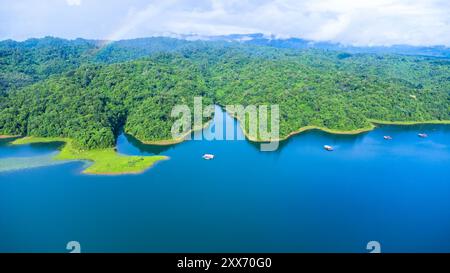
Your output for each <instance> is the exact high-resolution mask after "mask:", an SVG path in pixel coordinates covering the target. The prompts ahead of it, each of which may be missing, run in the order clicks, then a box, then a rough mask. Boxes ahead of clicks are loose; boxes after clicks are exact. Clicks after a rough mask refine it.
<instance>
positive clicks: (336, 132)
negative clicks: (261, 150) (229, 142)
mask: <svg viewBox="0 0 450 273" xmlns="http://www.w3.org/2000/svg"><path fill="white" fill-rule="evenodd" d="M228 114H229V115H230V116H231V117H233V118H234V119H236V120H237V121H239V127H240V128H241V130H242V132H243V134H244V135H245V137H246V138H247V139H248V140H249V141H251V142H256V143H262V142H281V141H285V140H287V139H289V138H290V137H292V136H295V135H298V134H301V133H303V132H306V131H310V130H320V131H323V132H326V133H329V134H334V135H358V134H361V133H365V132H370V131H372V130H373V129H375V128H376V126H375V125H374V124H371V125H370V126H369V127H367V128H362V129H356V130H348V131H345V130H334V129H328V128H325V127H320V126H313V125H309V126H304V127H301V128H300V129H298V130H296V131H293V132H291V133H289V134H288V135H286V136H284V137H281V138H277V139H271V140H262V139H256V138H255V137H253V136H250V135H249V134H248V132H247V131H246V130H245V129H244V127H243V125H242V121H241V119H239V117H237V116H236V115H233V114H232V113H228Z"/></svg>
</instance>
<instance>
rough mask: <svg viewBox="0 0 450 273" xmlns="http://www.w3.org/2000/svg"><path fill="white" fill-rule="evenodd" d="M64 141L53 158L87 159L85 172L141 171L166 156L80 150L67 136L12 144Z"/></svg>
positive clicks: (115, 172) (113, 173)
mask: <svg viewBox="0 0 450 273" xmlns="http://www.w3.org/2000/svg"><path fill="white" fill-rule="evenodd" d="M50 142H63V143H65V144H64V146H63V147H62V149H61V152H60V153H59V154H58V155H56V156H55V157H54V159H55V160H74V161H75V160H87V161H91V162H93V164H92V165H90V166H89V167H88V168H87V169H85V170H84V171H83V173H85V174H102V175H119V174H138V173H142V172H144V171H145V170H147V169H148V168H150V167H151V166H153V164H155V163H156V162H158V161H161V160H166V159H168V157H166V156H126V155H121V154H119V153H117V152H116V151H115V149H113V148H108V149H98V150H80V149H78V148H76V147H74V145H73V142H72V140H71V139H67V138H41V137H25V138H21V139H17V140H15V141H13V142H12V143H11V144H13V145H24V144H33V143H50Z"/></svg>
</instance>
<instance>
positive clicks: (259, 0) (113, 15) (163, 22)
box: [0, 0, 450, 46]
mask: <svg viewBox="0 0 450 273" xmlns="http://www.w3.org/2000/svg"><path fill="white" fill-rule="evenodd" d="M173 33H176V34H193V33H195V34H200V35H222V34H232V33H241V34H244V33H264V34H268V35H269V34H273V35H275V36H277V37H282V38H287V37H301V38H305V39H311V40H317V41H334V42H341V43H344V44H354V45H391V44H411V45H447V46H450V0H370V1H369V0H367V1H366V0H227V1H222V0H128V1H123V0H0V40H4V39H15V40H24V39H26V38H30V37H43V36H48V35H50V36H57V37H63V38H77V37H82V38H94V39H111V40H117V39H126V38H135V37H148V36H158V35H169V34H173Z"/></svg>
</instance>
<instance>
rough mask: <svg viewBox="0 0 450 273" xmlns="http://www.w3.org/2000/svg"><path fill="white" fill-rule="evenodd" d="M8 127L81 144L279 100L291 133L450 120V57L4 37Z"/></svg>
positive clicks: (3, 97)
mask: <svg viewBox="0 0 450 273" xmlns="http://www.w3.org/2000/svg"><path fill="white" fill-rule="evenodd" d="M0 84H1V85H0V135H23V136H25V135H30V136H41V137H67V138H71V139H74V140H75V143H76V144H77V145H79V146H80V147H83V148H87V149H92V148H100V147H101V148H104V147H111V146H113V145H114V144H115V139H116V137H117V134H118V133H119V132H120V130H122V129H124V130H125V131H126V132H128V133H130V134H132V135H134V136H135V137H137V138H138V139H140V140H142V141H157V140H166V139H169V138H170V128H171V126H172V124H173V122H174V119H173V118H171V117H170V112H171V110H172V107H173V106H174V105H177V104H188V105H190V106H192V104H193V97H195V96H203V97H204V102H205V103H212V102H214V103H217V104H220V105H227V104H243V105H249V104H255V105H261V104H279V105H280V110H281V121H280V129H281V132H280V134H281V136H282V137H283V136H287V135H288V134H289V133H291V132H293V131H296V130H298V129H299V128H301V127H304V126H315V127H321V128H328V129H333V130H339V131H351V130H358V129H364V128H368V127H370V126H371V121H372V120H379V121H392V122H399V121H422V122H426V121H444V120H450V59H446V58H434V57H422V56H404V55H393V54H388V55H386V54H383V55H381V54H365V53H364V54H363V53H357V54H351V53H348V52H340V51H331V50H324V49H310V48H308V49H280V48H273V47H267V46H258V45H248V44H241V43H234V42H232V43H225V42H187V41H182V40H175V39H169V38H154V39H143V40H132V41H121V42H118V43H112V44H107V45H105V44H104V43H102V42H96V41H87V40H81V39H79V40H75V41H66V40H60V39H54V38H46V39H41V40H30V41H26V42H23V43H18V42H12V41H4V42H0Z"/></svg>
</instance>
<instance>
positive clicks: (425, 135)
mask: <svg viewBox="0 0 450 273" xmlns="http://www.w3.org/2000/svg"><path fill="white" fill-rule="evenodd" d="M418 136H419V137H421V138H427V137H428V135H427V134H419V135H418Z"/></svg>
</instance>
